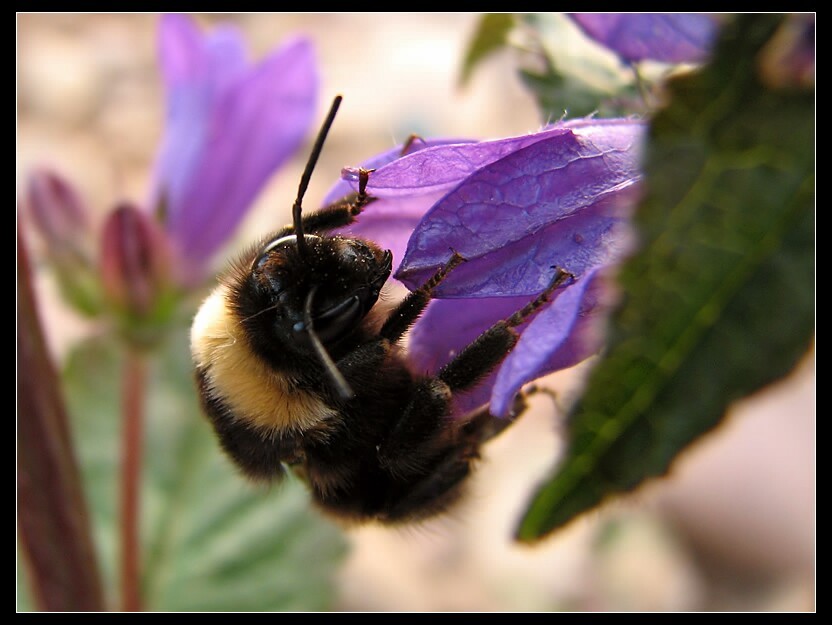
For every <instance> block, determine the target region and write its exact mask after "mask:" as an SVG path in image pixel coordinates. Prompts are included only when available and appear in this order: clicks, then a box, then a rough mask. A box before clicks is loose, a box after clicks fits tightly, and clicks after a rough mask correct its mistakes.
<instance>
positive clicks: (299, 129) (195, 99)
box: [151, 15, 318, 270]
mask: <svg viewBox="0 0 832 625" xmlns="http://www.w3.org/2000/svg"><path fill="white" fill-rule="evenodd" d="M159 41H160V44H159V45H160V58H161V66H162V72H163V75H164V83H165V88H166V91H167V128H166V132H165V136H164V139H163V141H162V143H161V146H160V150H159V153H158V155H157V160H156V165H155V176H154V183H153V187H152V193H151V207H154V208H156V207H161V208H162V210H163V212H164V213H165V215H166V226H167V230H168V231H169V233H170V234H171V235H172V238H173V239H174V241H175V242H176V245H177V246H178V251H179V253H180V255H181V256H182V259H183V260H184V261H185V263H186V265H187V266H189V268H190V269H191V270H198V269H199V268H200V267H201V266H203V265H204V263H205V261H206V260H207V259H208V258H209V257H210V256H211V255H212V254H213V253H214V252H215V251H216V250H217V249H218V248H219V246H220V245H222V243H223V242H225V241H226V240H227V239H228V237H229V236H230V235H231V234H232V233H233V231H234V229H235V227H236V226H237V225H238V223H239V222H240V220H241V219H242V217H243V215H244V214H245V211H246V209H247V208H248V207H249V206H250V205H251V203H252V201H253V200H254V198H255V197H256V195H257V193H258V192H259V191H260V190H261V188H262V187H263V185H264V184H265V182H266V181H267V179H268V178H269V176H271V174H272V173H274V171H275V169H276V168H278V167H279V166H280V165H282V164H283V163H284V162H286V161H287V160H288V159H289V157H290V156H291V155H292V154H293V153H294V151H295V150H296V149H297V148H298V147H299V146H300V145H301V143H302V142H303V141H304V139H305V138H306V135H307V130H308V128H309V125H310V123H311V122H312V121H313V116H314V114H315V107H316V99H317V90H318V73H317V69H316V66H315V59H314V54H313V49H312V45H311V43H310V42H309V41H308V40H307V39H305V38H300V37H296V38H293V39H291V40H289V41H286V42H284V43H283V45H281V46H280V47H279V48H278V49H277V50H275V51H273V52H272V53H271V54H270V55H269V56H267V57H266V58H264V59H263V60H261V61H260V62H259V63H257V64H254V65H252V64H249V63H248V62H247V61H246V54H245V49H244V44H243V40H242V37H241V35H240V33H239V32H238V31H237V30H236V29H234V28H233V27H231V26H228V25H223V26H220V27H218V28H217V29H216V30H215V31H214V32H212V33H210V34H208V35H204V36H203V35H202V34H201V33H200V32H199V30H198V29H197V27H196V26H195V25H194V23H193V21H192V20H191V19H190V18H188V17H186V16H183V15H165V16H163V17H162V20H161V25H160V38H159Z"/></svg>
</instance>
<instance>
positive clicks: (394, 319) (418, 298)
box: [379, 252, 465, 343]
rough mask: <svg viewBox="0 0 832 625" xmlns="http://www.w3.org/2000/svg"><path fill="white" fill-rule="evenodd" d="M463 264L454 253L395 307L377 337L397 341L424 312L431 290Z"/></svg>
mask: <svg viewBox="0 0 832 625" xmlns="http://www.w3.org/2000/svg"><path fill="white" fill-rule="evenodd" d="M463 262H465V259H464V258H463V257H462V256H461V255H460V254H458V253H456V252H454V253H453V255H452V256H451V258H450V260H448V262H447V263H445V264H444V265H443V266H442V267H440V268H439V270H438V271H437V272H436V273H435V274H433V276H432V277H431V278H430V279H429V280H428V281H427V282H425V283H424V284H423V285H422V286H420V287H419V288H418V289H416V290H415V291H411V292H410V293H408V294H407V297H405V298H404V299H403V300H402V302H401V303H400V304H399V305H398V306H396V309H395V310H394V311H393V312H392V313H391V314H390V316H389V317H388V318H387V321H385V322H384V325H383V326H382V328H381V332H380V333H379V335H380V336H381V337H382V338H385V339H387V340H389V341H391V342H393V343H395V342H396V341H398V340H399V339H400V338H401V337H402V336H403V335H404V333H405V332H407V329H408V328H409V327H410V326H411V325H413V323H414V322H415V321H416V319H418V318H419V315H421V314H422V311H424V310H425V306H427V305H428V302H430V300H431V297H433V289H435V288H436V287H437V286H439V284H440V283H441V282H442V281H443V280H444V279H445V278H446V277H447V275H448V274H449V273H450V272H451V270H452V269H453V268H454V267H457V266H458V265H460V264H461V263H463Z"/></svg>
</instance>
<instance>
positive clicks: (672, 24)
mask: <svg viewBox="0 0 832 625" xmlns="http://www.w3.org/2000/svg"><path fill="white" fill-rule="evenodd" d="M569 16H570V17H571V18H572V20H574V21H575V23H577V24H578V26H580V27H581V29H582V30H583V31H584V32H585V33H586V34H587V35H589V36H590V37H591V38H592V39H594V40H595V41H597V42H598V43H600V44H602V45H604V46H606V47H607V48H609V49H610V50H612V51H613V52H615V53H616V54H618V56H620V57H621V58H622V59H623V60H624V61H628V62H633V61H643V60H653V61H662V62H665V63H696V62H700V61H703V60H704V59H705V57H706V56H707V55H708V52H710V49H711V44H712V43H713V41H714V38H715V37H716V34H717V31H718V26H719V24H718V21H717V20H716V18H715V17H714V16H712V15H707V14H704V13H570V14H569Z"/></svg>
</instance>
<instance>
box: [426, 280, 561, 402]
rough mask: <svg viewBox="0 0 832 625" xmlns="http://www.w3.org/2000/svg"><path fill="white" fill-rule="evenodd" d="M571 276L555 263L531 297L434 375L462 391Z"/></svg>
mask: <svg viewBox="0 0 832 625" xmlns="http://www.w3.org/2000/svg"><path fill="white" fill-rule="evenodd" d="M569 279H572V280H574V279H575V276H574V275H572V274H571V273H569V272H568V271H564V270H563V269H561V268H559V267H557V268H555V275H554V276H553V277H552V280H551V282H549V286H547V287H546V289H545V290H544V291H543V292H541V293H540V295H538V296H537V297H536V298H535V299H534V300H532V301H531V302H529V303H528V304H527V305H526V306H524V307H523V308H522V309H520V310H518V311H517V312H516V313H514V314H513V315H512V316H511V317H509V318H508V319H504V320H501V321H498V322H497V323H495V324H494V325H493V326H491V327H490V328H489V329H488V330H486V331H485V332H483V333H482V334H480V335H479V336H478V337H477V338H476V339H474V341H473V342H472V343H470V344H469V345H468V346H467V347H465V348H464V349H463V350H462V351H461V352H459V354H457V355H456V357H454V359H453V360H451V361H450V362H449V363H448V364H446V365H445V366H444V367H442V369H440V370H439V373H438V374H437V375H436V377H437V378H438V379H440V380H442V381H443V382H445V383H446V384H447V385H448V387H449V388H450V389H451V391H454V392H455V391H464V390H467V389H469V388H471V387H473V386H474V385H475V384H476V383H477V382H479V381H480V380H482V379H483V378H484V377H485V376H486V375H487V374H488V373H490V372H491V370H492V369H493V368H494V367H496V366H497V365H498V364H499V363H500V361H501V360H502V359H503V358H504V357H505V356H506V354H508V352H509V351H511V350H512V348H513V347H514V346H515V345H516V344H517V339H518V334H517V332H516V331H515V330H514V328H516V327H517V326H519V325H520V324H522V323H523V322H524V321H525V320H526V319H527V318H528V317H529V316H530V315H532V314H533V313H534V312H535V311H537V310H538V309H539V308H540V307H541V306H543V305H544V304H545V303H546V302H548V301H549V298H550V297H551V296H552V293H554V292H555V290H557V289H558V288H559V287H561V286H563V284H564V283H565V282H566V281H567V280H569Z"/></svg>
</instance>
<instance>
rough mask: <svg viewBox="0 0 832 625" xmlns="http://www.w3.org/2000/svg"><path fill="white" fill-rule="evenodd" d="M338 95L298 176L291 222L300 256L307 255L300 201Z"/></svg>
mask: <svg viewBox="0 0 832 625" xmlns="http://www.w3.org/2000/svg"><path fill="white" fill-rule="evenodd" d="M342 99H343V98H342V97H341V96H340V95H337V96H335V99H334V100H333V101H332V106H331V107H330V108H329V115H327V116H326V119H325V120H324V123H323V126H321V129H320V131H318V138H317V139H315V145H313V146H312V153H311V154H310V155H309V160H308V161H307V162H306V168H305V169H304V170H303V175H302V176H301V177H300V185H298V196H297V199H295V204H294V205H293V206H292V222H293V224H294V227H295V239H296V240H297V245H298V252H300V255H301V256H304V257H306V256H307V250H308V248H307V246H306V238H305V237H304V235H303V222H302V221H301V201H302V200H303V196H304V194H305V193H306V189H307V187H308V186H309V179H310V178H312V171H313V170H314V169H315V165H316V163H317V162H318V157H319V156H320V155H321V150H322V149H323V147H324V141H326V135H327V134H328V133H329V129H330V128H331V127H332V122H333V121H335V114H336V113H337V112H338V107H339V106H341V100H342Z"/></svg>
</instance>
